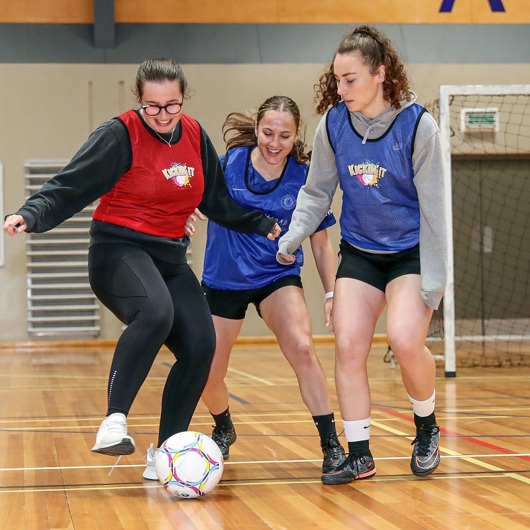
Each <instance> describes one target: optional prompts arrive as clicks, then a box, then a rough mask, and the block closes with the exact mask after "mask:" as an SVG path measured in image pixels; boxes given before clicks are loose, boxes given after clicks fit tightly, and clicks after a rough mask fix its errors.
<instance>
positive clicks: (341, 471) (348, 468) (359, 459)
mask: <svg viewBox="0 0 530 530" xmlns="http://www.w3.org/2000/svg"><path fill="white" fill-rule="evenodd" d="M374 475H375V463H374V459H373V458H372V456H371V455H370V456H359V455H358V454H356V453H350V454H349V455H348V457H347V458H346V460H344V462H343V463H342V464H341V465H340V466H339V467H338V468H337V469H335V470H334V471H330V472H329V473H325V474H324V475H322V477H321V480H322V483H323V484H332V485H334V484H349V483H350V482H353V481H354V480H360V479H363V478H370V477H373V476H374Z"/></svg>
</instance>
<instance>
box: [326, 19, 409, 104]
mask: <svg viewBox="0 0 530 530" xmlns="http://www.w3.org/2000/svg"><path fill="white" fill-rule="evenodd" d="M355 51H358V52H359V53H360V54H361V57H362V58H363V60H364V63H365V64H367V65H368V66H369V67H370V73H371V74H372V75H376V73H377V70H378V68H379V67H380V66H382V65H384V66H385V80H384V82H383V97H384V99H385V100H386V101H389V102H390V103H391V105H392V106H393V107H395V108H396V109H399V108H400V107H401V105H400V101H402V100H403V99H405V100H407V101H409V100H410V97H411V96H410V85H409V80H408V77H407V73H406V72H405V65H404V64H403V61H402V60H401V58H400V57H399V54H398V52H397V51H396V49H395V48H394V46H393V45H392V43H391V42H390V40H389V39H388V37H386V35H385V34H384V33H382V32H381V31H379V30H378V29H376V28H374V27H372V26H359V27H358V28H356V29H354V30H353V31H352V32H351V33H348V34H347V35H345V36H344V37H343V39H342V40H341V42H340V44H339V46H338V48H337V50H336V52H335V55H334V56H333V61H331V64H330V65H329V66H328V68H327V70H326V71H325V72H324V73H323V74H322V75H321V76H320V80H319V82H318V83H317V84H316V85H315V92H316V96H315V102H316V103H317V106H316V111H317V114H324V113H325V112H326V110H327V109H328V108H329V107H334V106H336V105H338V104H339V102H340V96H339V95H338V94H337V80H336V79H335V75H334V71H333V63H334V61H335V57H336V56H337V55H339V54H340V55H342V54H345V53H352V52H355Z"/></svg>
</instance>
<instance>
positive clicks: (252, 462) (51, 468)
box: [0, 448, 530, 488]
mask: <svg viewBox="0 0 530 530" xmlns="http://www.w3.org/2000/svg"><path fill="white" fill-rule="evenodd" d="M441 450H442V449H441ZM443 452H444V453H446V454H447V456H444V459H457V460H458V459H462V460H467V461H470V462H471V461H473V463H475V464H476V463H477V462H474V459H478V458H483V459H489V458H517V457H521V456H526V457H530V453H517V454H463V453H458V452H457V451H452V450H450V449H447V448H444V449H443ZM375 460H376V461H377V462H379V461H382V460H385V461H400V460H410V457H409V456H383V457H377V458H376V459H375ZM321 462H322V459H321V458H315V459H310V458H306V459H292V460H291V459H288V460H241V461H238V462H234V461H230V462H225V463H224V465H225V466H228V467H232V466H252V465H270V464H278V465H279V464H307V463H316V464H320V463H321ZM484 464H485V463H484ZM477 465H478V464H477ZM487 466H490V467H491V469H489V471H496V472H501V473H512V471H506V470H505V469H502V468H499V467H496V466H491V465H490V464H487ZM138 467H140V468H142V467H145V463H141V464H118V465H117V466H116V467H115V469H116V470H118V469H132V468H138ZM483 467H486V464H485V465H484V466H483ZM112 468H114V465H111V464H107V465H85V466H43V467H4V468H0V473H2V472H7V471H21V472H27V471H80V470H81V471H82V470H91V469H104V470H107V469H112ZM528 472H529V473H530V469H529V470H528ZM471 473H473V472H471ZM452 474H454V473H452ZM407 476H408V475H407ZM0 488H1V487H0Z"/></svg>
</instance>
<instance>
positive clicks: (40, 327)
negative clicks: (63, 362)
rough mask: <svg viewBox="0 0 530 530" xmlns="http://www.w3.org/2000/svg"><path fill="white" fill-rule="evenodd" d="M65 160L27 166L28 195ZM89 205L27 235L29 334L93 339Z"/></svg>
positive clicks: (96, 322)
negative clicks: (54, 224) (38, 232)
mask: <svg viewBox="0 0 530 530" xmlns="http://www.w3.org/2000/svg"><path fill="white" fill-rule="evenodd" d="M65 164H66V161H65V160H43V161H39V160H30V161H28V162H26V164H25V190H26V196H30V195H31V194H33V193H34V192H36V191H38V190H39V189H40V188H41V186H42V184H44V182H45V181H46V180H48V179H49V178H50V177H52V176H53V175H55V174H56V173H57V172H58V171H59V170H60V169H61V168H62V167H63V166H64V165H65ZM95 206H96V204H95V203H94V204H92V205H90V206H88V207H87V208H85V209H84V210H83V211H81V212H79V213H78V214H76V215H75V216H73V217H72V218H70V219H68V220H67V221H65V222H64V223H62V224H61V225H59V226H58V227H56V228H54V229H53V230H50V231H49V232H46V233H44V234H31V233H30V234H27V235H26V261H27V308H28V323H27V330H28V334H29V335H30V336H31V337H33V338H39V337H41V338H95V337H97V336H99V333H100V313H99V303H98V301H97V299H96V297H95V295H94V294H93V292H92V290H91V288H90V284H89V281H88V263H87V260H88V243H89V235H88V231H89V228H90V222H91V220H92V212H93V211H94V208H95Z"/></svg>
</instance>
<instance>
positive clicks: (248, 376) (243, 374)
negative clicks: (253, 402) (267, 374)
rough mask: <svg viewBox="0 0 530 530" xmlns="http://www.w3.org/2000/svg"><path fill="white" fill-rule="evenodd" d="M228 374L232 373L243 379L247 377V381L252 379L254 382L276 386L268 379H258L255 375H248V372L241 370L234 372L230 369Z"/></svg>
mask: <svg viewBox="0 0 530 530" xmlns="http://www.w3.org/2000/svg"><path fill="white" fill-rule="evenodd" d="M228 373H229V374H230V373H233V374H237V375H240V376H242V377H246V378H247V379H251V380H252V381H258V382H260V383H263V384H264V385H268V386H275V384H274V383H271V382H270V381H268V380H267V379H262V378H261V377H256V376H255V375H251V374H248V373H246V372H241V371H240V370H234V369H233V368H229V369H228Z"/></svg>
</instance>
